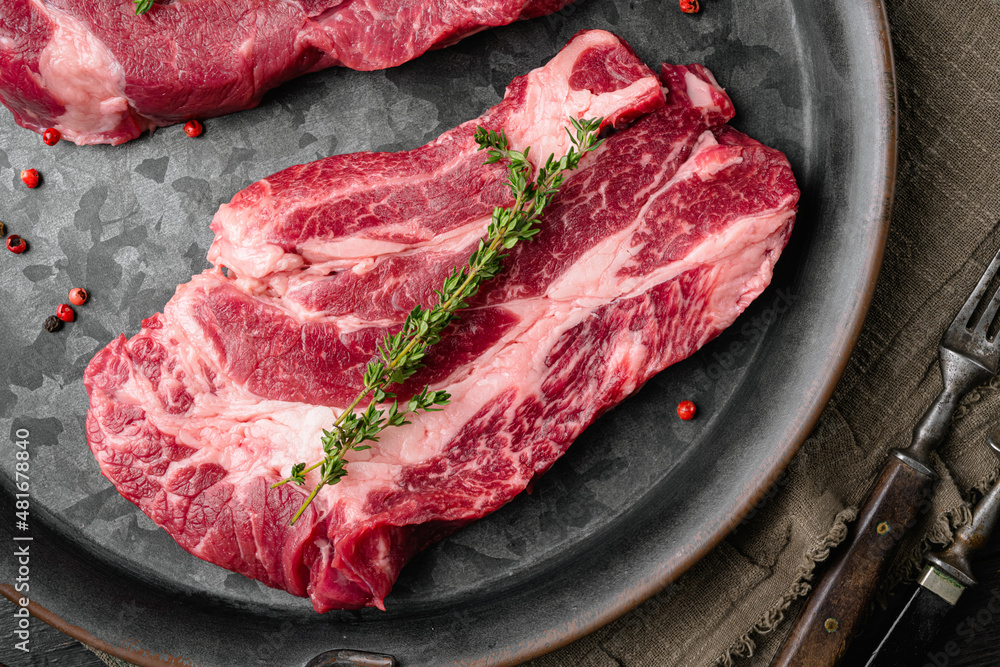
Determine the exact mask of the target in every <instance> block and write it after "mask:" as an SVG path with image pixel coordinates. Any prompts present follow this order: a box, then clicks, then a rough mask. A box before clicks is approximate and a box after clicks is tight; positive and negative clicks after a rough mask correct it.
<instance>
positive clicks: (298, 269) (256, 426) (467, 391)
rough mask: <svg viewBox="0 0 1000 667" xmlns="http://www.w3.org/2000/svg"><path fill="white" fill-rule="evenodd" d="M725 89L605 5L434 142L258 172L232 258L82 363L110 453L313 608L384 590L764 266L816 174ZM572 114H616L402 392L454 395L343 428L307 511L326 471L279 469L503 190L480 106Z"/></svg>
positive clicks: (114, 477)
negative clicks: (628, 32) (803, 168)
mask: <svg viewBox="0 0 1000 667" xmlns="http://www.w3.org/2000/svg"><path fill="white" fill-rule="evenodd" d="M595 55H599V56H600V57H594V56H595ZM664 93H665V94H664ZM733 113H734V110H733V107H732V104H731V102H730V101H729V98H728V97H727V96H726V95H725V94H724V93H723V91H722V90H721V88H719V86H718V84H717V83H716V82H715V79H714V78H713V77H712V75H711V73H709V72H708V70H706V69H705V68H703V67H701V66H699V65H690V66H687V67H684V66H671V65H664V66H663V69H662V74H661V76H660V78H659V79H657V77H656V76H654V75H653V74H652V72H650V71H649V70H648V69H646V67H645V66H644V65H642V63H640V62H639V61H638V60H637V59H636V57H635V56H634V55H633V54H632V52H631V50H630V49H628V47H627V46H626V45H624V44H623V43H622V42H621V41H620V40H618V39H617V38H616V37H614V36H613V35H610V34H609V33H605V32H601V31H590V32H584V33H581V34H579V35H577V36H576V37H575V38H574V39H573V40H572V41H571V42H570V43H569V44H568V45H567V46H566V47H565V48H564V49H563V50H562V51H561V52H560V53H559V54H558V55H557V56H556V57H555V58H554V59H553V60H552V61H551V62H549V63H548V64H547V65H546V66H545V67H543V68H540V69H538V70H535V71H533V72H531V73H529V74H528V75H526V76H525V77H521V78H519V79H517V80H515V81H514V82H513V83H512V84H511V86H510V87H509V88H508V92H507V96H506V97H505V99H504V100H503V102H501V103H500V104H499V105H498V106H496V107H494V108H493V109H491V110H489V111H488V112H487V113H485V114H484V115H483V116H482V117H480V118H479V119H477V120H475V121H471V122H469V123H466V124H464V125H461V126H459V127H457V128H455V129H454V130H451V131H449V132H447V133H445V134H444V135H442V136H441V137H440V138H438V139H437V140H435V141H433V142H431V143H430V144H428V145H426V146H424V147H422V148H418V149H416V150H413V151H409V152H406V153H397V154H385V153H358V154H352V155H341V156H334V157H330V158H326V159H324V160H319V161H317V162H313V163H311V164H308V165H301V166H296V167H291V168H289V169H287V170H285V171H283V172H280V173H278V174H275V175H273V176H271V177H268V178H266V179H264V180H262V181H260V182H258V183H255V184H253V185H251V186H250V187H249V188H247V189H246V190H244V191H243V192H241V193H239V194H238V195H237V196H236V197H234V199H233V200H232V202H231V203H229V204H227V205H225V206H223V207H222V208H221V209H220V210H219V212H218V213H217V215H216V217H215V220H214V221H213V223H212V228H213V230H214V231H215V235H216V238H215V242H214V244H213V246H212V249H211V250H210V252H209V258H210V259H211V260H212V262H213V263H214V264H216V266H217V267H221V266H223V265H224V266H226V267H228V268H229V275H228V276H227V275H224V274H223V272H222V271H221V270H219V269H211V270H208V271H206V272H204V273H202V274H200V275H197V276H195V277H194V278H193V279H192V280H191V282H189V283H187V284H185V285H181V286H180V287H178V290H177V293H176V294H175V295H174V297H173V298H172V299H171V300H170V302H169V303H168V304H167V306H166V308H165V310H164V312H163V313H162V314H157V315H155V316H153V317H151V318H149V319H148V320H146V321H145V322H144V325H143V329H142V331H141V332H140V333H139V334H138V335H136V336H134V337H133V338H132V339H131V340H126V338H125V337H124V336H121V337H119V338H118V339H117V340H115V341H113V342H112V343H111V344H110V345H109V346H108V347H107V348H105V349H104V350H103V351H101V352H100V353H99V354H98V355H97V356H96V357H95V358H94V360H93V361H92V362H91V364H90V366H89V367H88V369H87V373H86V378H85V380H86V384H87V387H88V390H89V392H90V401H91V409H90V412H89V414H88V419H87V433H88V439H89V442H90V446H91V449H92V450H93V452H94V454H95V456H96V457H97V460H98V462H99V463H100V465H101V469H102V470H103V472H104V474H105V475H106V476H107V477H108V478H109V479H110V480H111V481H112V482H113V483H114V484H115V486H116V487H117V488H118V490H119V491H120V492H121V493H122V494H123V495H124V496H125V497H127V498H128V499H130V500H132V501H133V502H135V503H136V504H137V505H138V506H139V507H140V508H141V509H142V510H143V511H144V512H146V513H147V514H148V515H149V516H150V517H151V518H152V519H153V520H154V521H155V522H156V523H157V524H159V525H160V526H163V527H164V528H165V529H166V530H167V531H168V532H169V533H170V534H171V535H172V536H173V537H174V538H175V539H176V540H177V541H178V543H180V544H181V546H183V547H184V548H185V549H187V550H188V551H190V552H191V553H193V554H195V555H196V556H199V557H200V558H203V559H205V560H208V561H211V562H213V563H216V564H218V565H221V566H222V567H226V568H229V569H231V570H234V571H236V572H240V573H242V574H244V575H246V576H249V577H254V578H256V579H259V580H260V581H262V582H264V583H266V584H268V585H270V586H274V587H277V588H283V589H285V590H287V591H289V592H291V593H294V594H296V595H308V596H309V597H311V599H312V602H313V605H314V606H315V608H316V609H317V610H319V611H325V610H328V609H331V608H351V607H363V606H378V607H382V606H383V599H384V597H385V596H386V594H388V592H389V590H390V588H391V587H392V584H393V582H394V581H395V579H396V577H397V575H398V574H399V571H400V568H402V566H403V565H404V564H405V563H406V562H407V560H408V559H409V558H410V557H411V556H413V554H414V553H416V552H417V551H418V550H420V549H422V548H423V547H425V546H426V545H427V544H429V543H430V542H432V541H433V540H436V539H439V538H441V537H442V536H444V535H447V534H448V533H450V532H452V531H454V530H456V529H458V528H460V527H461V526H463V525H465V524H467V523H469V522H470V521H473V520H475V519H477V518H479V517H482V516H483V515H485V514H488V513H489V512H492V511H494V510H496V509H497V508H499V507H500V506H502V505H503V504H504V503H506V502H508V501H509V500H510V499H511V498H513V497H514V496H516V495H517V494H518V493H520V492H521V491H523V490H524V489H525V488H526V487H527V486H528V484H529V483H530V482H531V480H532V479H533V478H535V477H536V476H537V475H540V474H542V473H544V472H545V471H546V470H547V469H548V468H549V467H550V466H551V465H552V464H553V463H554V462H555V460H556V459H557V458H559V456H560V455H562V454H563V452H565V451H566V448H567V447H568V446H569V445H570V443H572V442H573V440H574V439H575V438H576V437H577V436H578V435H579V434H580V433H581V432H582V431H583V429H584V428H586V427H587V425H588V424H590V423H591V422H592V421H593V420H594V419H595V418H597V417H598V416H599V415H600V414H601V413H603V412H604V411H606V410H608V409H609V408H611V407H613V406H614V405H616V404H617V403H619V402H620V401H622V400H624V399H625V398H626V397H627V396H628V395H629V394H631V393H632V392H634V391H635V390H636V389H637V388H638V387H640V386H641V385H642V384H643V383H644V382H645V381H647V380H648V379H649V378H650V377H651V376H652V375H654V374H655V373H657V372H658V371H660V370H662V369H663V368H664V367H666V366H668V365H670V364H672V363H674V362H676V361H679V360H680V359H683V358H685V357H687V356H688V355H690V354H692V353H693V352H695V351H696V350H697V349H698V348H699V347H701V346H702V345H704V344H705V343H706V342H707V341H708V340H710V339H711V338H713V337H714V336H716V335H717V334H718V333H719V332H720V331H722V330H723V329H725V328H726V327H727V326H729V325H730V324H731V323H732V322H733V321H734V320H735V318H736V317H737V316H738V315H739V314H740V312H742V311H743V309H744V308H745V307H746V306H747V304H748V303H749V302H750V301H752V300H753V299H754V298H755V297H756V296H757V295H758V294H759V293H760V292H761V291H762V290H763V289H764V288H765V287H766V286H767V284H768V282H769V281H770V278H771V270H772V267H773V265H774V263H775V261H776V260H777V259H778V255H779V254H780V252H781V250H782V248H783V247H784V245H785V243H786V241H787V239H788V235H789V233H790V232H791V228H792V223H793V220H794V216H795V210H796V203H797V200H798V194H799V193H798V189H797V187H796V185H795V180H794V178H793V176H792V173H791V170H790V168H789V165H788V162H787V160H786V159H785V157H784V156H783V155H782V154H781V153H780V152H778V151H776V150H774V149H771V148H767V147H765V146H763V145H761V144H759V143H758V142H756V141H754V140H752V139H750V138H748V137H746V136H745V135H743V134H741V133H739V132H737V131H736V130H733V129H731V128H729V127H728V126H727V125H726V124H725V123H726V121H728V120H729V119H730V118H731V117H732V115H733ZM567 116H576V117H596V116H603V117H605V118H606V119H608V121H607V122H608V123H609V124H610V125H615V126H617V127H618V128H619V129H618V131H616V132H613V133H612V134H611V136H609V137H608V138H607V140H606V141H605V142H604V144H603V145H602V146H601V147H600V148H599V149H598V150H597V151H595V152H594V153H591V154H588V155H587V156H586V157H585V158H584V160H583V162H582V163H581V167H580V169H579V170H578V171H576V172H574V173H573V174H572V175H571V176H570V177H569V179H568V180H567V181H566V183H565V184H564V186H563V188H562V189H561V191H560V193H559V194H558V195H557V197H556V198H555V200H554V201H553V203H552V205H551V208H550V209H549V210H548V212H547V213H546V215H545V217H544V221H543V225H542V231H541V233H540V234H539V235H538V237H537V238H536V239H535V240H534V241H533V242H531V243H527V244H522V245H519V246H517V247H516V248H515V249H514V250H513V251H512V252H511V254H510V257H509V258H508V260H507V266H508V268H507V270H506V271H505V272H504V273H503V274H502V275H501V276H500V277H498V278H497V279H495V280H494V281H492V282H490V283H488V284H487V285H485V286H484V289H483V290H482V291H481V292H480V294H479V295H477V296H476V297H475V299H474V300H473V302H472V303H471V307H470V309H469V310H467V311H465V312H464V313H463V315H462V318H461V320H460V323H459V325H458V326H457V327H454V328H453V329H452V330H451V331H450V332H449V333H448V334H447V335H446V336H445V338H444V340H443V341H442V342H441V343H440V344H439V345H438V346H436V347H434V348H432V351H431V353H430V355H429V363H428V365H427V367H426V369H424V370H423V371H421V372H420V373H418V375H417V376H415V377H414V378H412V380H411V382H410V383H409V384H408V385H407V386H405V387H403V389H402V390H401V392H400V393H401V394H402V395H406V394H408V393H412V391H414V389H415V388H416V387H419V386H422V385H423V383H430V384H431V385H432V387H433V388H434V389H444V390H446V391H448V392H450V393H451V394H452V397H453V399H452V402H451V404H450V405H448V406H447V408H446V409H445V410H443V411H441V412H435V413H427V414H421V415H419V416H418V417H416V418H414V419H413V420H412V421H413V423H412V424H409V425H407V426H404V427H401V428H396V429H390V430H388V431H385V432H384V437H383V438H382V440H381V441H380V442H378V443H377V445H376V446H374V447H373V448H372V449H370V450H368V451H364V452H352V453H351V454H349V455H348V458H349V460H350V464H349V470H350V474H348V476H347V477H346V478H345V479H344V480H343V481H342V482H341V483H339V484H337V485H336V486H333V487H329V488H326V489H324V490H323V492H322V493H321V494H320V495H319V496H318V498H317V499H316V501H315V502H314V503H313V504H312V505H311V506H310V508H309V509H308V510H307V511H306V512H305V514H304V515H303V517H302V519H301V520H299V521H298V522H297V523H296V524H295V525H294V526H290V525H289V523H288V520H289V518H290V516H291V515H292V513H293V512H295V510H296V509H297V508H298V507H299V505H300V504H301V502H302V500H303V498H304V496H305V493H306V489H304V488H298V487H294V486H292V485H285V486H282V487H279V488H277V489H271V488H270V485H271V484H272V483H273V482H275V481H276V480H279V479H281V478H282V477H283V476H284V475H286V474H288V471H289V468H290V466H291V465H292V464H293V463H294V462H297V461H313V460H316V458H317V457H318V455H319V454H320V438H319V436H320V432H321V429H323V428H324V427H328V426H329V425H330V424H331V423H332V421H333V420H334V418H335V416H336V415H337V414H338V413H339V411H340V410H342V409H343V406H345V405H346V404H347V403H348V401H349V400H350V399H351V398H352V397H353V396H354V395H355V394H356V393H357V391H358V388H359V385H360V382H361V376H362V371H363V368H364V365H365V364H366V362H367V361H368V360H369V359H370V358H371V357H372V355H373V352H374V350H375V345H376V343H377V341H378V340H379V339H380V338H381V337H382V336H383V335H385V334H386V333H389V332H394V331H396V330H397V329H398V327H399V326H400V324H401V322H402V320H403V319H404V318H405V316H406V313H407V312H408V311H409V309H410V308H411V307H412V306H413V305H415V304H418V303H419V304H423V305H429V304H431V303H432V302H433V301H434V295H433V289H434V288H435V287H437V286H438V285H439V284H440V281H441V278H442V277H443V275H444V274H445V273H446V272H447V271H448V270H449V268H450V267H452V266H454V265H456V264H461V263H464V262H465V261H466V259H467V257H468V255H469V253H470V252H471V250H472V248H473V247H474V245H475V244H476V242H477V239H478V238H479V237H480V236H481V235H482V234H483V233H484V232H485V230H486V226H487V224H488V222H489V217H490V213H491V211H492V209H493V207H494V206H497V205H505V204H509V203H510V202H511V197H510V194H509V192H508V191H507V189H506V188H505V187H504V186H503V184H502V179H503V177H504V173H503V167H501V166H496V165H494V166H485V165H483V164H482V159H483V154H482V153H478V152H477V151H476V146H475V143H474V140H473V132H474V129H475V126H476V125H483V126H484V127H488V128H490V129H495V130H499V129H504V131H506V132H507V134H508V136H509V137H510V138H511V141H512V143H513V144H514V145H515V146H522V147H523V146H527V145H530V146H531V147H532V151H531V154H532V155H535V156H547V155H548V154H549V153H555V154H557V155H561V154H563V153H564V152H565V151H566V150H567V149H568V145H567V137H566V134H565V132H564V131H563V128H564V126H565V124H566V118H567Z"/></svg>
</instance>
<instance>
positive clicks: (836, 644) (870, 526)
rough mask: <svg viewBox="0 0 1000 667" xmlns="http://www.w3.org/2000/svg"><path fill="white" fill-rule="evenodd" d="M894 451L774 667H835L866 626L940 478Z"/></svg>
mask: <svg viewBox="0 0 1000 667" xmlns="http://www.w3.org/2000/svg"><path fill="white" fill-rule="evenodd" d="M894 454H896V455H895V456H889V460H888V462H887V463H886V465H885V468H883V470H882V474H881V476H879V478H878V481H877V482H876V483H875V488H874V489H873V490H872V492H871V495H869V496H868V500H866V501H865V504H864V507H863V508H862V510H861V516H860V518H859V519H858V521H857V524H856V525H855V526H854V529H853V530H852V532H851V533H850V535H849V543H848V545H847V547H846V548H843V547H842V548H841V549H842V550H841V551H840V553H839V555H838V556H837V557H836V558H835V560H834V561H833V563H832V564H831V566H830V568H829V569H828V570H827V571H826V573H825V574H824V575H823V577H822V579H820V582H819V584H817V586H816V589H815V590H814V591H813V593H812V595H811V597H810V598H809V602H808V603H807V604H806V608H805V609H804V610H803V611H802V615H801V616H800V617H799V619H798V621H797V622H796V624H795V627H794V628H792V632H791V634H790V635H789V636H788V639H786V640H785V644H784V646H782V649H781V652H780V653H779V654H778V656H777V657H776V658H775V659H774V662H772V663H771V665H772V667H791V666H792V665H795V666H796V667H832V666H833V665H835V664H837V662H838V661H839V660H840V659H841V658H842V657H843V655H844V652H845V651H846V650H847V646H848V645H849V644H850V642H851V639H853V638H854V636H855V635H856V634H857V633H858V631H859V630H860V628H861V623H862V621H863V620H864V616H865V614H866V612H867V610H868V604H869V601H870V600H871V599H872V595H873V594H874V592H875V588H876V587H877V586H878V584H879V582H880V581H881V580H882V577H883V575H884V574H885V571H886V568H887V567H888V566H889V562H890V561H891V560H892V557H893V556H894V555H895V553H896V551H897V549H898V547H899V543H900V541H901V540H902V538H903V535H904V534H905V533H906V531H907V530H908V529H909V528H910V527H911V526H912V525H913V524H914V523H916V520H917V515H918V513H919V512H920V506H921V505H925V503H922V502H921V501H923V500H924V499H925V498H927V497H928V495H929V493H930V491H931V488H932V486H933V482H934V479H935V477H936V475H935V474H934V473H933V472H932V471H931V470H930V469H929V468H927V467H926V466H923V465H921V464H920V463H917V462H914V465H911V464H910V463H907V462H906V461H904V460H903V458H900V456H899V455H898V453H896V452H894Z"/></svg>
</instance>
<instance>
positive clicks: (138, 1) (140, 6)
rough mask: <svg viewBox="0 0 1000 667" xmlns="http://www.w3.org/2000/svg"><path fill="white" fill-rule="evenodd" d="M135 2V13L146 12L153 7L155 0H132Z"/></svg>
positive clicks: (137, 14)
mask: <svg viewBox="0 0 1000 667" xmlns="http://www.w3.org/2000/svg"><path fill="white" fill-rule="evenodd" d="M132 2H133V3H134V4H135V15H136V16H139V15H140V14H145V13H146V12H148V11H149V10H150V9H152V8H153V0H132Z"/></svg>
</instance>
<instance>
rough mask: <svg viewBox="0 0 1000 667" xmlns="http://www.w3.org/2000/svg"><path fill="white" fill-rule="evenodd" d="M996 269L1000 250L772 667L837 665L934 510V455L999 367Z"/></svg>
mask: <svg viewBox="0 0 1000 667" xmlns="http://www.w3.org/2000/svg"><path fill="white" fill-rule="evenodd" d="M998 271H1000V252H998V253H997V255H996V256H995V257H994V258H993V261H992V262H990V265H989V267H988V268H987V269H986V272H985V273H984V274H983V277H982V278H980V279H979V284H978V285H976V289H975V290H974V291H973V292H972V295H971V296H969V298H968V300H966V302H965V305H964V306H962V309H961V310H960V311H959V313H958V316H956V317H955V321H954V322H952V323H951V326H949V327H948V330H947V331H945V334H944V337H943V338H942V339H941V345H940V346H939V347H938V351H939V353H940V362H941V375H942V377H943V379H944V389H942V391H941V393H940V395H938V397H937V399H935V401H934V403H933V404H932V405H931V407H930V408H929V409H928V410H927V412H926V413H924V416H923V418H922V419H921V420H920V422H919V423H917V425H916V427H914V429H913V439H912V440H911V443H910V446H909V447H907V448H906V449H902V450H900V449H894V450H892V453H891V454H892V455H891V456H889V460H888V461H887V462H886V464H885V467H884V468H883V469H882V474H881V475H880V476H879V478H878V480H877V481H876V482H875V486H874V488H873V490H872V492H871V494H870V495H869V496H868V499H867V500H866V501H865V504H864V506H863V507H862V509H861V513H860V516H859V518H858V521H857V523H856V524H855V526H854V527H853V529H852V531H851V534H850V537H849V540H848V543H847V544H846V545H842V546H841V547H840V549H839V553H838V555H837V556H836V558H835V559H834V561H833V563H832V564H831V566H830V568H829V569H828V570H827V571H826V573H825V574H824V575H823V577H822V578H821V579H820V581H819V583H818V584H817V586H816V589H815V590H814V591H813V593H812V595H811V596H810V598H809V601H808V602H807V604H806V607H805V609H804V610H803V611H802V615H801V616H799V618H798V621H797V622H796V624H795V626H794V627H793V628H792V632H791V634H790V635H789V636H788V638H787V639H786V640H785V644H784V645H783V646H782V648H781V651H780V652H779V654H778V656H777V657H776V658H775V659H774V661H773V662H772V663H771V665H772V667H790V666H792V665H795V666H797V667H807V666H808V667H820V666H822V667H831V666H832V665H835V664H836V663H837V662H838V661H839V660H840V659H841V658H842V657H843V655H844V652H845V651H846V650H847V646H848V644H849V643H850V642H851V640H852V639H853V638H854V636H855V635H856V634H857V633H858V632H859V631H860V629H861V623H862V621H863V620H864V615H865V613H866V611H867V609H868V604H869V602H870V600H871V598H872V595H873V593H874V591H875V588H876V586H877V585H878V583H879V581H880V580H881V579H882V577H883V575H884V574H885V571H886V569H887V567H888V565H889V562H890V561H891V560H892V558H893V556H894V555H895V553H896V551H897V549H898V547H899V543H900V541H901V540H902V538H903V536H904V535H905V533H906V531H907V530H908V529H909V528H911V527H912V526H913V524H915V523H916V521H917V517H918V514H920V513H921V512H926V511H928V510H929V509H930V494H931V491H932V490H933V484H934V481H935V480H936V479H937V475H936V474H935V473H934V471H933V470H931V468H930V466H929V464H928V455H929V454H930V453H931V452H932V451H933V450H934V449H935V448H936V447H937V446H938V445H940V444H941V442H943V441H944V438H945V435H946V434H947V433H948V426H949V422H950V421H951V417H952V415H953V414H954V412H955V408H956V407H957V406H958V402H959V401H960V400H961V398H962V397H963V396H964V395H965V394H966V393H968V392H969V390H971V389H973V388H974V387H976V386H977V385H980V384H982V383H983V382H985V381H987V380H989V379H990V378H991V377H993V376H994V375H995V374H996V372H997V366H998V364H1000V340H998V335H997V334H994V335H992V336H990V335H989V332H990V329H991V328H992V327H993V322H994V320H995V319H996V315H997V310H998V309H1000V289H998V290H996V292H994V293H992V294H989V295H987V294H986V291H987V289H988V287H989V285H990V282H991V281H992V280H993V278H994V277H995V276H996V275H997V273H998ZM987 299H988V301H987ZM977 311H978V312H977ZM974 318H975V321H973V319H974Z"/></svg>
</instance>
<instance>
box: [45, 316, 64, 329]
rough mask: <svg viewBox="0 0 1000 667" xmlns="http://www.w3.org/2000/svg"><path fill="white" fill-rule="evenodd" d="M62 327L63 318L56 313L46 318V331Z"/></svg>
mask: <svg viewBox="0 0 1000 667" xmlns="http://www.w3.org/2000/svg"><path fill="white" fill-rule="evenodd" d="M61 328H62V320H60V319H59V318H58V317H56V316H55V315H49V316H48V317H46V318H45V330H46V331H58V330H59V329H61Z"/></svg>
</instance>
